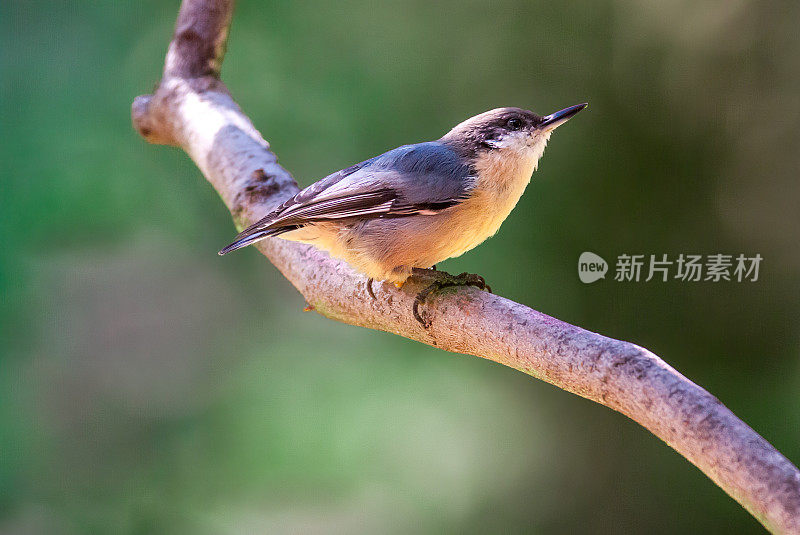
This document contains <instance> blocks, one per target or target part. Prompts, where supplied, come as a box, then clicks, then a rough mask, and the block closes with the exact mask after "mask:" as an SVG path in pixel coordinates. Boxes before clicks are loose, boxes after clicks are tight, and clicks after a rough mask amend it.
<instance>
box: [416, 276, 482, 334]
mask: <svg viewBox="0 0 800 535" xmlns="http://www.w3.org/2000/svg"><path fill="white" fill-rule="evenodd" d="M411 276H412V277H416V278H420V279H429V280H430V279H433V282H432V283H431V284H429V285H428V286H426V287H425V288H423V289H422V291H420V292H419V293H418V294H417V297H416V298H415V299H414V306H413V307H412V312H413V313H414V319H416V320H417V321H418V322H420V324H422V326H423V327H425V328H428V327H429V326H430V323H428V322H426V321H425V320H424V319H423V318H422V316H421V315H420V313H419V306H420V305H421V304H423V303H425V299H427V297H428V296H429V295H430V294H432V293H433V292H435V291H437V290H441V289H442V288H447V287H449V286H475V287H477V288H480V289H481V290H486V291H488V292H489V293H491V292H492V289H491V287H490V286H489V285H488V284H486V280H485V279H484V278H483V277H481V276H480V275H475V274H472V273H466V272H465V273H461V274H460V275H450V274H449V273H447V272H444V271H437V270H435V269H422V268H412V270H411Z"/></svg>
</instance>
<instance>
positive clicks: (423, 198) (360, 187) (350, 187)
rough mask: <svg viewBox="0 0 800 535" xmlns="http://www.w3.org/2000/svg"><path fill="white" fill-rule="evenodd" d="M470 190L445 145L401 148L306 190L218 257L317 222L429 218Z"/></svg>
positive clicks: (468, 176) (465, 172) (468, 177)
mask: <svg viewBox="0 0 800 535" xmlns="http://www.w3.org/2000/svg"><path fill="white" fill-rule="evenodd" d="M473 186H474V178H472V173H471V169H470V168H469V166H467V165H466V164H464V162H463V161H462V160H461V159H460V158H459V157H458V156H457V155H456V154H455V153H454V152H453V151H452V150H451V149H450V148H449V147H447V146H446V145H443V144H441V143H437V142H431V143H420V144H417V145H405V146H403V147H399V148H397V149H394V150H392V151H389V152H387V153H384V154H382V155H380V156H377V157H375V158H372V159H371V160H366V161H364V162H361V163H359V164H356V165H354V166H352V167H348V168H347V169H343V170H341V171H338V172H336V173H333V174H331V175H328V176H327V177H325V178H323V179H322V180H320V181H318V182H316V183H314V184H312V185H310V186H308V187H307V188H305V189H304V190H302V191H301V192H299V193H298V194H297V195H295V196H294V197H292V198H291V199H289V200H287V201H286V202H284V203H283V204H281V205H280V206H278V207H277V208H276V209H275V210H273V211H272V212H271V213H270V214H268V215H267V216H266V217H264V218H263V219H261V220H260V221H258V222H257V223H254V224H253V225H250V226H249V227H248V228H246V229H245V230H244V231H242V232H241V233H240V234H239V235H238V236H237V237H236V239H235V241H234V243H232V244H231V245H230V246H228V247H226V248H225V249H223V251H225V252H228V251H230V250H234V249H237V248H239V247H244V246H245V245H249V244H250V243H253V242H254V241H257V240H258V239H262V238H261V237H262V236H263V237H268V236H275V235H277V234H280V233H281V232H283V231H282V230H281V229H283V228H286V230H287V231H288V230H293V229H296V228H299V227H301V226H303V225H306V224H309V223H314V222H317V221H331V220H340V219H347V218H362V219H363V218H379V217H407V216H413V215H433V214H436V213H439V212H440V211H442V210H444V209H446V208H449V207H451V206H453V205H455V204H458V203H459V202H461V201H462V200H464V199H465V198H466V197H467V196H468V194H469V191H470V190H471V189H472V187H473ZM237 244H242V245H239V246H236V245H237Z"/></svg>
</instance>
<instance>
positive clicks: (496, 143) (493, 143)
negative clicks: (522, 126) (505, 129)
mask: <svg viewBox="0 0 800 535" xmlns="http://www.w3.org/2000/svg"><path fill="white" fill-rule="evenodd" d="M528 138H529V136H528V134H527V133H526V132H511V133H508V134H505V135H504V136H501V137H500V139H490V140H487V141H486V144H487V145H489V146H490V147H493V148H495V149H515V150H522V149H524V148H525V147H526V146H527V145H528Z"/></svg>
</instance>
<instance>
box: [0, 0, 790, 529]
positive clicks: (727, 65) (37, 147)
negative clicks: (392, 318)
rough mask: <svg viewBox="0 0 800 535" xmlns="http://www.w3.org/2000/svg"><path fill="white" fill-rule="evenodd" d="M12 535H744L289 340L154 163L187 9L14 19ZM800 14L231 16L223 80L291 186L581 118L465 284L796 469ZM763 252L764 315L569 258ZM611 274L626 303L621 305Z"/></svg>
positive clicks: (548, 398) (463, 264)
mask: <svg viewBox="0 0 800 535" xmlns="http://www.w3.org/2000/svg"><path fill="white" fill-rule="evenodd" d="M1 6H2V7H0V9H2V11H1V12H0V24H2V35H1V36H0V39H2V44H1V47H0V58H1V59H0V61H2V64H1V65H2V71H0V106H2V108H1V109H0V113H1V114H2V115H1V116H0V129H2V130H1V132H0V134H1V137H0V140H2V143H0V161H2V166H1V168H0V173H2V179H1V180H0V241H1V242H2V247H0V298H1V303H0V344H1V345H0V352H1V353H0V532H2V533H15V534H16V533H53V534H59V533H65V534H73V533H209V534H210V533H256V532H262V533H287V532H295V533H440V532H463V533H497V532H526V533H568V532H587V533H645V532H646V533H726V534H730V533H759V532H762V528H761V527H760V525H759V524H758V523H757V522H756V521H755V520H753V519H752V518H751V517H750V516H749V515H748V514H747V513H746V512H745V511H744V510H743V509H742V508H741V507H740V506H739V505H737V504H736V503H735V502H734V501H733V500H732V499H730V498H729V497H728V496H726V495H725V494H724V493H723V492H722V491H721V490H719V489H718V488H717V487H716V486H714V484H713V483H712V482H711V481H710V480H708V479H707V478H706V477H705V476H703V475H702V474H701V473H700V472H699V471H698V470H697V469H696V468H694V467H693V466H691V465H690V464H689V463H688V462H687V461H685V460H684V459H683V458H681V457H680V456H678V455H677V454H676V453H674V452H673V451H672V450H671V449H670V448H668V447H667V446H666V445H664V444H663V443H661V442H660V441H659V440H658V439H656V438H655V437H654V436H652V435H650V434H649V433H648V432H647V431H645V430H644V429H642V428H640V427H639V426H638V425H636V424H634V423H633V422H631V421H630V420H628V419H626V418H625V417H623V416H621V415H619V414H616V413H614V412H612V411H610V410H608V409H606V408H604V407H601V406H599V405H596V404H594V403H591V402H589V401H586V400H583V399H580V398H578V397H576V396H573V395H570V394H567V393H565V392H563V391H560V390H558V389H556V388H554V387H552V386H550V385H547V384H545V383H543V382H540V381H537V380H534V379H532V378H530V377H527V376H525V375H523V374H522V373H519V372H517V371H514V370H511V369H507V368H504V367H502V366H500V365H497V364H494V363H492V362H488V361H484V360H481V359H478V358H474V357H465V356H459V355H452V354H447V353H445V352H442V351H439V350H437V349H434V348H431V347H427V346H424V345H421V344H418V343H416V342H412V341H408V340H405V339H402V338H399V337H397V336H393V335H389V334H384V333H379V332H373V331H368V330H365V329H359V328H354V327H350V326H346V325H341V324H339V323H335V322H332V321H329V320H326V319H324V318H322V317H320V316H318V315H315V314H304V313H303V312H302V311H301V310H302V307H303V305H304V302H303V299H302V297H301V296H300V295H299V294H298V293H297V292H296V291H295V290H294V289H293V288H292V287H291V286H290V285H289V284H288V283H287V282H286V281H285V280H284V279H283V278H282V277H281V276H280V275H279V274H278V273H277V271H276V270H275V269H274V268H273V267H272V266H271V265H270V264H269V263H268V262H267V261H265V259H264V258H263V257H261V256H260V255H259V254H258V253H257V252H256V251H255V250H246V251H243V252H241V253H238V254H235V255H231V256H226V257H225V258H224V259H223V258H219V257H218V256H217V255H216V251H217V250H218V249H219V248H220V247H221V246H222V245H224V244H226V243H227V242H228V241H229V240H230V238H231V237H232V236H233V234H234V232H235V230H234V227H233V225H232V223H231V220H230V216H229V214H228V213H227V212H226V210H225V209H224V207H223V205H222V203H221V202H220V201H219V199H218V197H217V196H216V194H215V193H214V191H213V190H212V189H211V187H210V186H209V185H208V184H207V183H206V182H205V180H204V179H203V177H202V176H201V175H200V173H199V172H198V171H197V169H196V168H195V167H194V165H193V164H192V163H191V161H189V159H188V157H187V156H186V155H185V154H183V153H182V152H180V151H178V150H176V149H173V148H166V147H158V146H150V145H147V144H146V143H144V142H143V141H142V140H141V139H140V138H139V137H138V136H137V135H136V133H135V132H134V131H133V129H132V128H131V125H130V118H129V109H130V103H131V101H132V99H133V98H134V97H135V96H136V95H138V94H142V93H147V92H149V91H150V90H151V89H152V87H153V86H154V84H155V83H156V82H157V81H158V76H159V73H160V69H161V66H162V64H163V59H164V53H165V50H166V46H167V43H168V41H169V38H170V35H171V31H172V26H173V24H174V21H175V16H176V13H177V8H178V2H177V1H170V2H161V1H155V0H150V1H140V0H126V1H107V2H88V1H87V2H57V1H49V2H41V1H21V0H17V1H13V0H12V1H8V0H6V1H3V2H2V4H1ZM798 20H800V5H799V4H798V3H797V2H795V1H785V2H780V1H777V2H758V1H749V0H737V1H730V0H712V1H706V2H693V1H689V0H661V1H658V2H655V1H652V2H634V1H632V0H585V1H578V2H437V3H435V4H434V3H430V2H419V1H406V2H402V3H400V2H397V3H384V4H375V3H371V2H339V3H335V4H334V3H328V2H297V3H291V4H289V3H277V4H273V3H271V2H258V1H255V0H242V1H241V2H240V5H239V6H238V11H237V13H236V14H235V16H234V23H233V27H232V32H231V38H230V42H229V46H228V55H227V58H226V60H225V64H224V68H223V78H224V80H225V81H226V83H227V84H228V85H229V87H230V88H231V91H232V92H233V94H234V96H235V98H236V99H237V100H238V102H239V103H240V104H241V105H242V107H243V109H244V110H245V112H246V113H248V114H249V116H250V117H251V118H252V119H253V122H254V123H255V125H256V126H257V127H258V128H260V129H261V131H262V132H263V134H264V136H265V137H266V139H268V140H269V141H270V142H271V144H272V147H273V148H274V150H275V151H276V153H277V154H278V155H279V157H280V161H281V163H282V164H283V165H284V166H285V167H286V168H287V169H289V170H290V171H291V172H292V173H293V174H294V176H295V177H296V178H297V180H298V182H299V183H300V184H301V185H308V184H310V183H311V182H313V181H315V180H317V179H318V178H320V177H322V176H323V175H325V174H327V173H329V172H331V171H335V170H337V169H340V168H342V167H345V166H348V165H350V164H352V163H354V162H358V161H361V160H363V159H366V158H368V157H371V156H373V155H375V154H377V153H379V152H382V151H384V150H387V149H389V148H392V147H395V146H397V145H401V144H404V143H410V142H416V141H422V140H427V139H433V138H437V137H439V136H440V135H441V134H443V133H444V132H445V131H446V130H447V129H449V128H450V127H451V126H452V125H454V124H456V123H457V122H459V121H461V120H463V119H464V118H466V117H468V116H471V115H474V114H476V113H479V112H482V111H484V110H486V109H489V108H493V107H497V106H507V105H514V106H522V107H526V108H531V109H533V110H535V111H537V112H540V113H549V112H551V111H554V110H556V109H560V108H562V107H565V106H567V105H571V104H575V103H577V102H583V101H589V102H590V107H589V108H588V110H586V111H585V112H583V113H582V114H580V115H579V116H578V117H576V118H575V119H574V120H573V121H572V122H570V123H569V125H567V126H565V127H563V128H562V129H560V130H559V131H558V132H557V133H556V134H555V135H554V136H553V139H552V140H551V143H550V147H549V148H548V150H547V152H546V154H545V157H544V159H543V160H542V163H541V166H540V169H539V171H538V172H537V173H536V174H535V178H534V181H533V182H532V183H531V185H530V186H529V188H528V190H527V192H526V194H525V196H524V197H523V199H522V201H521V202H520V204H519V205H518V207H517V209H516V210H515V211H514V212H513V213H512V215H511V217H510V218H509V219H508V221H507V222H506V223H505V225H504V226H503V228H502V229H501V231H500V233H499V234H498V235H497V236H496V237H495V238H493V239H491V240H490V241H488V242H487V243H485V244H484V245H482V246H481V247H480V248H478V249H477V250H475V251H473V252H470V253H468V254H466V255H465V256H463V257H461V258H458V259H455V260H451V261H448V262H446V263H445V264H443V265H442V266H441V268H443V269H446V270H448V271H451V272H460V271H467V270H468V271H472V272H477V273H481V274H483V275H484V276H485V277H486V278H487V280H489V281H490V282H491V284H492V286H493V288H494V289H495V290H496V291H497V292H499V293H501V294H502V295H505V296H508V297H510V298H512V299H514V300H517V301H519V302H522V303H525V304H527V305H530V306H532V307H534V308H537V309H538V310H541V311H543V312H546V313H548V314H551V315H553V316H556V317H558V318H561V319H564V320H566V321H569V322H572V323H575V324H578V325H581V326H583V327H585V328H587V329H590V330H593V331H598V332H601V333H603V334H606V335H609V336H613V337H616V338H622V339H625V340H630V341H633V342H636V343H638V344H641V345H643V346H646V347H648V348H650V349H652V350H653V351H655V352H656V353H658V354H659V355H661V356H663V357H664V359H665V360H667V361H668V362H669V363H670V364H672V365H673V366H675V367H676V368H677V369H678V370H680V371H682V372H683V373H684V374H686V375H687V376H688V377H689V378H690V379H692V380H694V381H696V382H698V383H700V384H701V385H703V386H705V387H706V388H707V389H708V390H710V391H711V392H712V393H713V394H715V395H716V396H717V397H719V398H720V399H721V400H722V401H723V402H724V403H725V404H727V405H728V407H730V408H731V409H732V410H733V411H734V412H735V413H736V414H737V415H739V416H740V417H741V418H743V419H744V420H745V421H746V422H748V423H749V424H750V425H751V426H753V427H754V428H755V429H756V430H757V431H758V432H759V433H761V434H762V435H763V436H764V437H765V438H766V439H767V440H769V441H770V442H771V443H772V444H774V445H775V446H776V447H777V448H778V449H779V450H780V451H782V452H783V453H784V454H785V455H786V456H787V457H789V459H791V460H793V461H794V462H795V463H797V462H798V461H800V395H798V392H799V391H800V358H799V357H800V328H799V327H798V321H797V318H798V315H799V314H800V300H799V299H798V298H799V297H800V248H799V247H798V244H800V215H799V213H798V212H799V210H798V208H799V207H800V181H799V180H798V176H800V150H798V147H800V32H798V31H797V21H798ZM583 251H594V252H596V253H598V254H600V255H601V256H604V257H605V258H606V259H607V260H609V261H610V262H611V263H612V270H613V261H614V258H615V257H616V256H617V255H619V254H622V253H628V254H631V253H641V254H648V255H649V254H657V255H660V254H664V253H668V254H670V255H677V254H679V253H700V254H713V253H730V254H738V253H746V254H755V253H759V254H761V255H762V256H763V257H764V261H763V264H762V268H761V273H760V280H759V281H758V282H755V283H736V282H729V283H716V284H714V283H688V282H674V281H673V282H668V283H661V282H650V283H644V282H639V283H622V282H615V281H614V280H613V277H607V279H606V280H604V281H599V282H597V283H594V284H592V285H585V284H582V283H581V282H579V280H578V277H577V269H576V264H577V258H578V256H579V254H580V253H581V252H583ZM612 274H613V273H612Z"/></svg>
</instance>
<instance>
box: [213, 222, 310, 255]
mask: <svg viewBox="0 0 800 535" xmlns="http://www.w3.org/2000/svg"><path fill="white" fill-rule="evenodd" d="M295 228H297V227H280V228H271V229H258V228H253V227H250V228H247V229H245V230H244V231H242V232H241V233H240V234H239V235H238V236H236V239H234V241H233V242H232V243H231V244H229V245H226V246H225V247H223V248H222V249H221V250H220V252H219V253H217V254H218V255H220V256H222V255H224V254H226V253H230V252H231V251H235V250H236V249H241V248H242V247H247V246H248V245H251V244H253V243H255V242H257V241H261V240H263V239H264V238H269V237H270V236H277V235H279V234H283V233H284V232H289V231H290V230H294V229H295Z"/></svg>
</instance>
